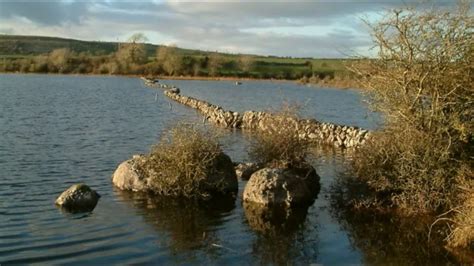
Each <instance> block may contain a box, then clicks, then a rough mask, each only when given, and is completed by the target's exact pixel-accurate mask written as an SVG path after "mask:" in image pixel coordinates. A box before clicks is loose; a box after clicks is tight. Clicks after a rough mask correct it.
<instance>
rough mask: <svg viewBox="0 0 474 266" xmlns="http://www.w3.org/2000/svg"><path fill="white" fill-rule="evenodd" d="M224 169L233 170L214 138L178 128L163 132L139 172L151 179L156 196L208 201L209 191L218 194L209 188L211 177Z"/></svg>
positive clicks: (183, 126)
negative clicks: (206, 198) (204, 199)
mask: <svg viewBox="0 0 474 266" xmlns="http://www.w3.org/2000/svg"><path fill="white" fill-rule="evenodd" d="M226 167H227V168H229V169H231V170H233V165H232V162H231V161H230V159H229V158H228V157H227V156H226V155H225V154H224V153H223V152H222V150H221V147H220V144H219V143H218V141H217V140H216V136H215V135H214V134H212V133H210V132H208V131H204V130H202V129H198V128H197V127H196V126H193V125H189V124H179V125H178V126H176V127H173V128H172V129H171V130H169V131H168V132H165V134H164V135H163V137H162V138H161V140H160V142H159V143H158V144H157V145H155V146H154V147H153V148H152V150H151V152H150V154H149V155H148V156H147V159H146V160H144V164H143V165H141V167H140V168H141V169H142V170H143V171H145V173H146V175H147V176H150V177H151V186H152V188H153V190H154V191H155V192H157V193H158V194H161V195H166V196H185V197H207V196H209V195H208V193H209V192H210V191H209V189H210V188H211V187H212V188H215V189H216V190H219V184H209V182H212V181H213V180H212V179H210V176H213V175H217V176H220V173H219V171H221V170H222V169H225V168H226ZM234 176H235V173H234ZM218 192H219V191H218Z"/></svg>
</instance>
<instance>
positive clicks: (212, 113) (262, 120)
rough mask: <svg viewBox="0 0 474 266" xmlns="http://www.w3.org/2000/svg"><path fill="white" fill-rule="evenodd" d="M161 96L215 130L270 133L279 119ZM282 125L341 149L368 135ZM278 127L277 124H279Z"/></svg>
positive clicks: (315, 125) (307, 122)
mask: <svg viewBox="0 0 474 266" xmlns="http://www.w3.org/2000/svg"><path fill="white" fill-rule="evenodd" d="M164 93H165V95H166V96H168V97H169V98H171V99H173V100H174V101H177V102H179V103H181V104H184V105H186V106H189V107H191V108H194V109H196V110H198V111H199V112H200V113H202V114H203V115H204V116H205V118H206V120H208V121H209V122H211V123H214V124H216V125H218V126H223V127H227V128H241V129H243V130H252V131H265V130H270V129H274V127H275V124H278V123H275V121H276V120H277V119H282V117H281V116H277V115H274V114H271V113H267V112H256V111H246V112H244V113H243V114H240V113H238V112H233V111H229V110H224V109H222V107H220V106H217V105H214V104H211V103H208V102H206V101H202V100H199V99H195V98H193V97H188V96H183V95H180V94H179V92H176V91H172V90H166V91H165V92H164ZM285 120H286V121H285V125H287V126H292V127H295V129H296V130H297V131H298V132H299V135H300V137H301V138H305V139H308V140H310V141H311V142H315V143H322V144H329V145H333V146H336V147H341V148H351V147H356V146H358V145H361V144H363V143H364V142H365V141H366V140H367V138H368V137H369V135H370V133H369V132H368V131H367V130H365V129H361V128H358V127H351V126H342V125H336V124H331V123H322V122H318V121H316V120H314V119H294V118H285ZM279 125H281V123H279Z"/></svg>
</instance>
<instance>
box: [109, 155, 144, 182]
mask: <svg viewBox="0 0 474 266" xmlns="http://www.w3.org/2000/svg"><path fill="white" fill-rule="evenodd" d="M139 160H145V156H143V155H134V156H133V158H132V159H130V160H127V161H125V162H123V163H121V164H120V165H119V166H118V167H117V170H115V172H114V174H113V176H112V182H113V183H114V185H115V186H116V187H117V188H119V189H121V190H132V191H147V190H149V187H148V179H147V178H146V177H145V176H144V175H143V174H141V173H140V171H139V170H138V167H137V163H138V161H139Z"/></svg>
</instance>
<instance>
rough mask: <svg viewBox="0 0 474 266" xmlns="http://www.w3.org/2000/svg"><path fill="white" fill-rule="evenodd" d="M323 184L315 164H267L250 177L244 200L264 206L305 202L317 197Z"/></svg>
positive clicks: (291, 204)
mask: <svg viewBox="0 0 474 266" xmlns="http://www.w3.org/2000/svg"><path fill="white" fill-rule="evenodd" d="M319 188H320V185H319V176H318V175H317V174H316V170H315V169H314V168H313V167H311V166H305V167H302V168H284V167H282V168H263V169H261V170H259V171H257V172H255V173H253V174H252V176H251V177H250V179H249V181H248V183H247V185H246V186H245V189H244V193H243V200H244V201H245V202H253V203H256V204H260V205H263V206H280V205H283V206H287V207H291V206H297V205H301V206H304V205H309V204H311V203H312V202H313V201H314V199H315V198H316V197H317V195H318V193H319Z"/></svg>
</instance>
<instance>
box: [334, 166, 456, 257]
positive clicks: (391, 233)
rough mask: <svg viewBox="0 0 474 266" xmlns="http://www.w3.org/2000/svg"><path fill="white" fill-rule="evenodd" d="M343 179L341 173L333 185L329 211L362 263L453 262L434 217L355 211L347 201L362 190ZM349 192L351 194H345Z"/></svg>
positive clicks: (441, 229)
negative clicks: (346, 235)
mask: <svg viewBox="0 0 474 266" xmlns="http://www.w3.org/2000/svg"><path fill="white" fill-rule="evenodd" d="M345 178H347V175H346V174H341V175H340V176H339V177H338V179H339V181H338V182H336V183H334V184H333V187H332V194H331V212H332V215H333V216H334V217H335V219H337V221H338V222H339V225H340V226H341V228H342V229H343V230H345V231H346V232H347V233H348V236H349V238H350V240H351V243H352V245H353V246H354V247H355V248H357V249H359V250H360V251H361V252H362V254H363V262H364V264H368V265H440V264H450V263H456V260H455V259H454V258H453V257H452V256H451V255H450V254H449V253H448V252H447V250H446V249H445V248H444V241H443V238H444V236H445V227H444V226H443V225H442V224H441V223H439V224H435V225H433V223H434V222H435V220H436V217H433V216H428V215H426V216H417V217H412V216H409V217H407V216H403V213H400V214H398V213H391V212H388V213H386V212H383V213H382V212H376V211H372V210H366V209H363V210H354V209H352V208H351V207H350V206H349V205H350V204H347V200H348V198H350V197H353V196H354V193H360V191H361V190H360V189H358V188H357V186H358V184H354V182H344V180H346V179H345ZM341 181H342V182H341ZM352 186H354V187H352ZM348 193H350V194H352V195H351V196H350V197H348V195H347V194H348ZM432 225H433V226H432ZM443 235H444V236H443Z"/></svg>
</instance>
